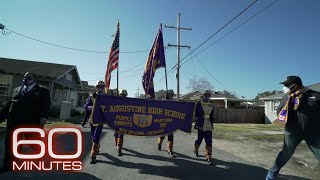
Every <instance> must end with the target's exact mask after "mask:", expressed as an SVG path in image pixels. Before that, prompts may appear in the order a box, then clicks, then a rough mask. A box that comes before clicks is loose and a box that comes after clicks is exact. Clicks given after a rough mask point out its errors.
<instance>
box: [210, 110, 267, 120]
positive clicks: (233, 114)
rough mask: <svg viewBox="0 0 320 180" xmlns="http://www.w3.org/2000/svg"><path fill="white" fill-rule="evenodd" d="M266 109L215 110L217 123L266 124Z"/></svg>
mask: <svg viewBox="0 0 320 180" xmlns="http://www.w3.org/2000/svg"><path fill="white" fill-rule="evenodd" d="M264 118H265V114H264V109H221V108H215V123H254V124H264V123H265V122H264V121H265V119H264Z"/></svg>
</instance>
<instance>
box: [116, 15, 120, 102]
mask: <svg viewBox="0 0 320 180" xmlns="http://www.w3.org/2000/svg"><path fill="white" fill-rule="evenodd" d="M117 28H118V30H119V32H120V23H119V19H118V27H117ZM119 44H120V38H119ZM119 59H120V45H119ZM119 65H120V63H119V61H118V67H117V96H119Z"/></svg>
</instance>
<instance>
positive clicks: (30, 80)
mask: <svg viewBox="0 0 320 180" xmlns="http://www.w3.org/2000/svg"><path fill="white" fill-rule="evenodd" d="M34 83H35V81H34V80H33V79H23V80H22V84H23V85H25V86H30V85H32V84H34Z"/></svg>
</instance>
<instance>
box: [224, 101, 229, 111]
mask: <svg viewBox="0 0 320 180" xmlns="http://www.w3.org/2000/svg"><path fill="white" fill-rule="evenodd" d="M224 108H225V109H228V100H227V99H225V100H224Z"/></svg>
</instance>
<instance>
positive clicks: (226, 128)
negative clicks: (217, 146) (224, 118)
mask: <svg viewBox="0 0 320 180" xmlns="http://www.w3.org/2000/svg"><path fill="white" fill-rule="evenodd" d="M214 127H215V129H214V131H213V137H214V138H217V139H224V140H231V141H243V140H250V139H253V140H258V141H268V142H279V141H282V140H283V134H282V132H283V131H284V129H283V127H280V126H277V125H273V124H215V125H214Z"/></svg>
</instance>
